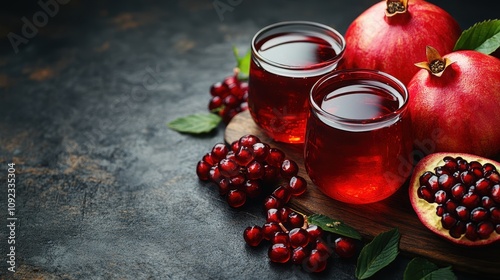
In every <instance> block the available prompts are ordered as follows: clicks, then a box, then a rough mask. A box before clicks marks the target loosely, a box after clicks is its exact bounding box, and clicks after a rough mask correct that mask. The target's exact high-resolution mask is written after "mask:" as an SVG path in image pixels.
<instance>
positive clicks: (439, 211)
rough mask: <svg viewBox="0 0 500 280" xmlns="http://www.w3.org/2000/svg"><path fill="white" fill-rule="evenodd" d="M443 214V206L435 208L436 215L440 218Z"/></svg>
mask: <svg viewBox="0 0 500 280" xmlns="http://www.w3.org/2000/svg"><path fill="white" fill-rule="evenodd" d="M443 214H444V206H443V205H442V204H440V205H438V206H437V207H436V215H437V216H439V217H441V216H443Z"/></svg>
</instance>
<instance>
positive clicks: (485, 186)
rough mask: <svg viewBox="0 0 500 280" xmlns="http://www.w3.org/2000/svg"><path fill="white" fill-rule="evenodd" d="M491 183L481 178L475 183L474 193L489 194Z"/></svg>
mask: <svg viewBox="0 0 500 280" xmlns="http://www.w3.org/2000/svg"><path fill="white" fill-rule="evenodd" d="M490 188H491V182H490V180H488V179H486V178H481V179H479V180H477V181H476V192H477V193H478V194H480V195H487V194H489V192H490Z"/></svg>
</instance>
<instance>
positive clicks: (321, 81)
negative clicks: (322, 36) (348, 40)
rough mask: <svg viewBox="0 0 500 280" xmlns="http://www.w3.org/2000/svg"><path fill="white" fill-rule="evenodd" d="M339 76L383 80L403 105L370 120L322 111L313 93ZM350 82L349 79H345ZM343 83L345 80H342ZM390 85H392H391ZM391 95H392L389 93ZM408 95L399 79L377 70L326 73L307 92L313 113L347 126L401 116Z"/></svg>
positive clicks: (375, 122)
mask: <svg viewBox="0 0 500 280" xmlns="http://www.w3.org/2000/svg"><path fill="white" fill-rule="evenodd" d="M341 74H348V75H353V74H364V75H366V74H368V75H370V77H371V78H373V77H377V76H378V77H382V78H384V79H385V80H384V81H382V82H383V83H384V84H386V85H388V86H390V87H391V88H393V89H394V90H395V91H396V92H398V93H399V94H400V95H401V97H403V103H402V104H400V105H399V106H398V109H396V110H394V111H392V112H390V113H387V114H383V115H381V116H378V117H375V118H370V119H352V118H345V117H340V116H337V115H335V114H332V113H329V112H327V111H325V110H323V109H322V108H321V107H320V106H319V105H318V103H316V101H315V100H314V93H315V92H316V91H317V90H318V88H319V87H320V86H322V85H323V84H325V83H326V82H327V81H328V80H330V79H333V78H335V77H337V76H339V75H341ZM347 80H351V79H347ZM344 81H345V79H344ZM391 83H392V84H391ZM391 94H392V93H391ZM409 97H410V96H409V94H408V89H407V88H406V86H405V85H404V84H403V82H401V81H400V80H399V79H397V78H396V77H394V76H392V75H390V74H388V73H386V72H383V71H379V70H374V69H364V68H358V69H356V68H353V69H341V70H335V71H333V72H330V73H328V74H327V75H325V76H323V77H321V78H320V79H319V80H318V81H316V83H314V85H313V86H312V87H311V90H310V92H309V103H310V104H311V109H312V110H314V111H315V113H319V114H321V115H323V116H325V117H327V118H328V119H330V120H332V121H335V122H337V123H342V124H348V125H360V126H363V125H371V124H377V123H381V122H384V121H390V120H392V119H394V118H395V117H398V116H399V115H401V114H402V113H403V112H404V111H405V110H406V108H407V107H408V100H409Z"/></svg>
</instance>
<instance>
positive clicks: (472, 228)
mask: <svg viewBox="0 0 500 280" xmlns="http://www.w3.org/2000/svg"><path fill="white" fill-rule="evenodd" d="M465 237H466V238H467V239H469V240H471V241H475V240H477V239H478V238H479V236H478V235H477V227H476V224H474V223H472V222H469V223H467V224H466V225H465Z"/></svg>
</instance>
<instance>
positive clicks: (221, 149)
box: [196, 135, 307, 210]
mask: <svg viewBox="0 0 500 280" xmlns="http://www.w3.org/2000/svg"><path fill="white" fill-rule="evenodd" d="M298 171H299V167H298V165H297V163H296V162H294V161H293V160H290V159H288V158H286V156H285V153H284V152H283V151H281V150H280V149H277V148H271V147H270V146H269V144H267V143H263V142H261V141H260V139H259V138H258V137H257V136H255V135H245V136H242V137H241V138H240V139H239V140H236V141H234V142H233V143H231V145H230V146H227V145H225V144H223V143H218V144H215V145H214V146H213V148H212V150H211V151H210V152H208V153H207V154H205V155H204V156H203V158H202V159H201V160H200V161H199V162H198V164H197V165H196V174H197V175H198V178H200V179H201V180H204V181H212V182H214V183H215V184H217V186H218V188H219V193H220V195H223V196H226V199H227V202H228V204H229V206H231V207H234V208H239V207H241V206H243V205H245V203H246V201H247V200H248V199H255V198H258V197H261V195H266V194H267V196H265V199H264V208H265V209H266V210H267V209H270V208H280V207H282V206H284V205H285V204H286V203H287V202H288V201H289V200H290V198H291V197H292V196H300V195H302V194H303V193H304V192H305V191H306V188H307V182H306V180H305V179H304V178H303V177H300V176H298V175H297V174H298ZM278 183H281V184H278ZM277 184H278V185H277Z"/></svg>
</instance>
